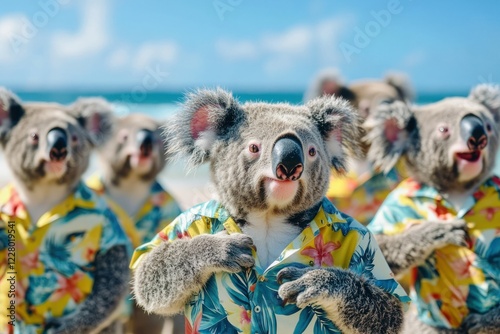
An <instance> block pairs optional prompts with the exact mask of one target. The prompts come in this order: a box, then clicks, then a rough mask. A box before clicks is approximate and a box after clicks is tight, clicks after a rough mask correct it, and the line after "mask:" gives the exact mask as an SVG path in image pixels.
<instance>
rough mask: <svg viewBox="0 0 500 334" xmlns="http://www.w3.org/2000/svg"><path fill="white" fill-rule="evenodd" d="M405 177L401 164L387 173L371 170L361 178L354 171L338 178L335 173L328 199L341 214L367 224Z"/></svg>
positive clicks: (331, 177)
mask: <svg viewBox="0 0 500 334" xmlns="http://www.w3.org/2000/svg"><path fill="white" fill-rule="evenodd" d="M403 176H404V168H403V165H402V162H401V163H399V164H398V165H397V166H396V167H395V168H393V169H391V170H390V171H389V173H387V174H384V173H381V172H377V171H374V170H371V171H369V172H366V173H364V174H362V175H358V174H356V173H355V172H353V171H351V172H349V173H347V175H345V176H343V177H339V176H336V175H335V174H334V173H332V174H331V175H330V187H329V188H328V192H327V194H326V196H327V197H328V199H329V200H330V201H332V203H333V204H334V205H335V206H336V207H337V208H338V209H339V210H340V211H341V212H344V213H346V214H348V215H349V216H351V217H353V218H354V219H356V220H357V221H359V222H360V223H361V224H363V225H367V224H368V223H369V222H370V221H371V220H372V219H373V217H374V216H375V213H376V212H377V210H378V208H379V207H380V205H382V202H383V201H384V200H385V198H386V197H387V195H389V193H390V192H391V191H392V190H393V189H394V188H396V187H397V185H398V184H399V183H400V182H401V181H402V180H403V179H404V178H403Z"/></svg>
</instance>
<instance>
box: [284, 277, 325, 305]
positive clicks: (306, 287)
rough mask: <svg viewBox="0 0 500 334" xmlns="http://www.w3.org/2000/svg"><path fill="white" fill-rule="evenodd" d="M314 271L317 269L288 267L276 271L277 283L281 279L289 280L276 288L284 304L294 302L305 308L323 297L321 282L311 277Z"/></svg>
mask: <svg viewBox="0 0 500 334" xmlns="http://www.w3.org/2000/svg"><path fill="white" fill-rule="evenodd" d="M314 271H317V270H314V269H312V268H303V269H299V268H293V267H289V268H284V269H282V270H281V271H280V272H279V273H278V276H277V280H278V283H280V282H283V280H290V281H289V282H286V283H283V284H282V285H281V286H280V288H279V290H278V295H279V296H280V298H281V299H282V300H283V303H284V305H286V304H296V305H297V307H299V308H305V307H307V306H309V305H312V304H316V303H317V302H318V301H319V300H320V299H321V298H322V297H324V295H325V293H326V292H325V291H324V289H322V288H321V284H322V282H321V281H317V280H316V279H315V278H314V277H312V276H315V275H314ZM309 276H311V277H309ZM280 284H281V283H280Z"/></svg>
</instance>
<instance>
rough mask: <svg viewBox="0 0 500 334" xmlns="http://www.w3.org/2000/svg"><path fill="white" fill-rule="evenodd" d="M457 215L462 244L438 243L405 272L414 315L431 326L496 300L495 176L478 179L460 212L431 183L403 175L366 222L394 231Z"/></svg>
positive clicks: (499, 212) (499, 182)
mask: <svg viewBox="0 0 500 334" xmlns="http://www.w3.org/2000/svg"><path fill="white" fill-rule="evenodd" d="M457 218H461V219H464V220H465V221H466V222H467V223H468V224H467V225H468V231H469V241H468V245H467V247H459V246H454V245H448V246H445V247H442V248H440V249H437V250H436V251H434V252H433V253H432V254H431V255H430V256H429V257H428V258H427V259H426V261H425V262H424V263H422V264H421V265H418V266H417V267H415V268H413V269H412V271H411V273H410V275H409V276H410V277H409V279H410V291H411V297H412V300H413V301H414V302H415V304H416V306H417V311H418V314H419V317H420V319H421V320H422V321H423V322H424V323H427V324H429V325H432V326H435V327H444V328H458V327H460V325H461V323H462V320H463V319H464V318H465V317H466V316H467V315H468V314H469V313H471V312H472V313H485V312H487V311H489V310H490V309H492V308H493V307H496V306H498V305H500V178H498V177H496V176H494V177H492V178H490V179H488V180H487V181H486V182H485V183H483V184H482V185H481V186H480V187H479V188H478V189H477V190H476V192H475V193H474V194H473V195H472V196H471V197H469V198H468V200H467V202H466V203H465V205H464V207H463V208H462V209H461V210H460V211H459V212H457V211H456V210H455V209H454V208H453V206H452V205H451V204H450V203H449V202H448V201H447V200H446V199H445V198H443V197H442V196H441V195H440V194H439V193H438V191H437V190H436V189H434V188H431V187H428V186H425V185H423V184H420V183H418V182H416V181H414V180H413V179H407V180H405V181H403V182H402V183H401V184H400V185H399V186H398V187H397V188H396V189H395V190H394V191H393V192H392V193H391V194H390V195H389V196H388V197H387V199H386V201H385V202H384V204H383V205H382V206H381V208H380V210H379V212H378V213H377V215H376V216H375V218H374V219H373V221H372V222H371V223H370V225H369V226H368V227H369V228H370V230H372V231H373V232H374V233H383V234H387V235H394V234H398V233H401V232H403V231H404V230H405V229H407V228H409V227H410V226H412V225H414V224H419V223H421V222H422V221H425V220H431V221H438V220H442V221H443V224H446V221H448V220H453V219H457Z"/></svg>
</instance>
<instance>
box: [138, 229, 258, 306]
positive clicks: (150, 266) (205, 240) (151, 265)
mask: <svg viewBox="0 0 500 334" xmlns="http://www.w3.org/2000/svg"><path fill="white" fill-rule="evenodd" d="M252 246H253V243H252V239H251V238H250V237H248V236H246V235H244V234H231V235H227V234H223V233H220V234H216V235H200V236H198V237H195V238H193V239H179V240H176V241H175V242H171V243H169V242H164V243H162V244H161V245H160V246H158V247H157V248H155V249H154V250H152V251H151V253H150V254H148V255H147V256H146V257H145V258H144V259H143V261H142V262H141V265H140V266H139V267H138V268H137V269H136V271H135V275H134V282H133V284H134V293H135V297H136V300H137V304H139V305H141V306H142V307H144V309H145V310H146V311H148V312H153V313H158V314H164V315H173V314H176V313H180V312H181V311H182V310H183V309H184V305H185V304H186V303H187V302H188V301H189V299H190V298H191V297H192V295H193V294H194V293H197V292H198V291H200V290H201V288H202V287H203V286H204V285H205V283H206V282H207V280H208V279H209V278H210V276H211V275H212V274H214V273H217V272H223V271H224V272H229V273H237V272H239V271H241V270H242V268H243V267H252V266H253V265H254V260H253V258H252V249H251V247H252Z"/></svg>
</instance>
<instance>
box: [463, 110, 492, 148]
mask: <svg viewBox="0 0 500 334" xmlns="http://www.w3.org/2000/svg"><path fill="white" fill-rule="evenodd" d="M460 135H461V137H462V139H463V140H465V141H466V142H467V146H468V147H469V149H470V150H482V149H484V148H485V147H486V145H488V136H487V135H486V132H485V130H484V124H483V121H482V120H481V119H480V118H479V117H477V116H474V115H467V116H465V117H464V118H462V121H461V122H460Z"/></svg>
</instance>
